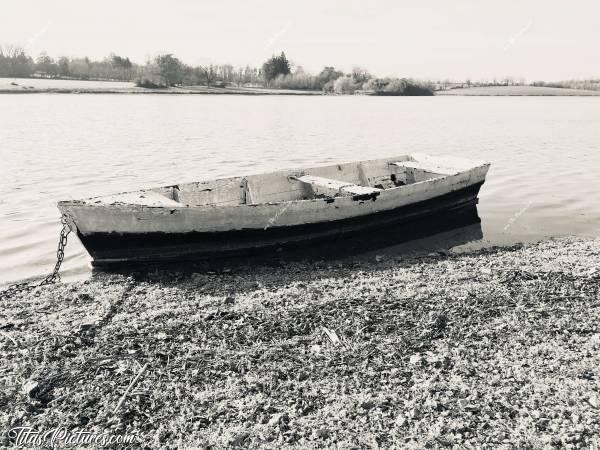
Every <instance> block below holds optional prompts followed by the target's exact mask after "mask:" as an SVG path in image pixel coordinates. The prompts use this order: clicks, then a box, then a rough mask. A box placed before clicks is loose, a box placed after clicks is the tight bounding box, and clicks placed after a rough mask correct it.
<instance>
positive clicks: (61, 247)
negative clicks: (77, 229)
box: [39, 215, 71, 286]
mask: <svg viewBox="0 0 600 450" xmlns="http://www.w3.org/2000/svg"><path fill="white" fill-rule="evenodd" d="M60 223H62V226H63V227H62V229H61V230H60V235H59V238H58V250H56V264H55V265H54V270H53V271H52V273H51V274H49V275H48V276H47V277H46V278H44V279H43V280H42V282H41V283H40V284H39V286H45V285H47V284H54V283H56V282H57V281H60V274H59V273H58V271H59V270H60V266H61V265H62V262H63V260H64V259H65V247H66V246H67V238H68V237H69V233H70V232H71V227H69V224H68V223H67V218H66V217H65V216H64V215H63V216H62V217H61V218H60Z"/></svg>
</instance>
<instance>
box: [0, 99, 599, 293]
mask: <svg viewBox="0 0 600 450" xmlns="http://www.w3.org/2000/svg"><path fill="white" fill-rule="evenodd" d="M599 124H600V98H594V97H577V98H573V97H457V96H439V97H365V96H344V97H334V96H316V97H298V96H236V95H230V96H229V95H228V96H223V95H219V96H212V95H194V96H186V95H178V96H170V95H110V94H102V95H73V94H28V95H1V96H0V143H1V146H0V152H1V153H0V156H1V157H2V163H1V166H0V167H1V178H0V183H1V187H2V192H3V196H2V197H1V198H0V232H1V233H0V283H6V282H11V281H15V280H19V279H23V278H26V277H31V276H38V275H42V274H46V273H48V272H49V271H50V269H51V268H52V267H53V264H54V261H55V253H56V244H57V237H58V232H59V230H60V225H59V214H58V210H57V209H56V206H55V203H56V201H58V200H65V199H72V198H79V197H86V196H94V195H101V194H109V193H112V192H120V191H126V190H135V189H139V188H143V187H153V186H156V185H167V184H175V183H179V182H184V181H195V180H198V179H206V178H216V177H225V176H233V175H240V174H249V173H258V172H264V171H270V170H274V169H279V168H287V167H294V166H303V165H315V164H327V163H333V162H343V161H350V160H356V159H367V158H377V157H385V156H389V155H397V154H402V153H409V152H424V153H430V154H438V155H444V154H449V155H459V156H465V157H471V158H477V159H487V160H489V161H491V163H492V166H491V169H490V171H489V173H488V177H487V181H486V183H485V185H484V186H483V188H482V190H481V193H480V204H479V215H480V217H481V219H482V225H481V226H482V230H483V239H481V240H480V241H479V242H478V243H476V245H479V246H484V245H495V244H511V243H515V242H521V241H535V240H540V239H545V238H549V237H553V236H565V235H581V236H599V235H600V206H599V201H598V197H599V193H600V176H599V175H598V172H599V170H600V126H599ZM66 255H67V257H66V260H65V263H64V265H63V267H64V273H65V274H66V275H67V276H68V277H79V276H82V275H84V274H86V273H88V270H89V269H88V268H87V262H88V259H87V255H86V253H85V250H84V249H83V247H82V246H81V244H79V242H78V241H77V239H76V238H74V237H72V238H71V240H70V242H69V245H68V247H67V252H66Z"/></svg>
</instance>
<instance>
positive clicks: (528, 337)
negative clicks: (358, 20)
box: [0, 238, 600, 449]
mask: <svg viewBox="0 0 600 450" xmlns="http://www.w3.org/2000/svg"><path fill="white" fill-rule="evenodd" d="M599 288H600V240H598V239H583V238H570V239H559V240H548V241H545V242H541V243H537V244H527V245H517V246H513V247H505V248H500V247H497V248H491V249H483V250H478V251H472V252H466V253H460V254H455V253H452V252H445V253H444V254H427V255H416V256H407V257H394V258H387V257H386V258H375V259H372V260H371V259H369V260H368V261H363V262H353V263H343V262H341V263H336V262H330V261H328V262H314V261H313V262H296V263H290V264H286V265H275V266H272V267H266V266H265V267H259V268H255V269H254V270H249V269H247V268H246V269H245V268H243V267H241V268H235V269H231V270H229V269H225V270H222V271H219V272H198V273H182V272H159V271H156V272H151V273H134V274H130V275H119V274H112V275H111V274H104V275H102V274H98V275H95V276H94V277H93V278H92V279H90V280H86V281H82V282H77V283H59V284H56V285H52V286H45V287H38V288H35V289H34V290H31V291H29V292H23V293H17V294H14V295H10V296H8V297H5V298H4V299H3V300H2V302H1V303H0V342H1V347H0V348H1V352H2V354H1V360H2V364H1V367H0V372H1V374H2V376H1V377H0V428H1V429H2V430H10V429H12V428H14V427H19V426H29V427H32V428H34V429H37V430H48V429H52V428H55V427H57V426H63V427H66V428H69V429H73V428H85V429H86V430H92V431H94V430H95V431H97V432H111V433H114V434H119V433H127V434H135V435H137V438H138V439H139V441H138V444H139V445H137V447H140V448H181V447H186V446H187V447H193V448H231V447H239V448H327V447H335V448H343V449H351V448H424V447H425V448H443V447H456V446H459V447H462V448H507V449H508V448H515V447H516V448H554V447H557V448H558V447H562V448H573V449H578V448H598V447H599V446H600V438H599V436H600V377H599V373H598V367H600V325H599V324H600V298H599V295H598V294H599ZM0 436H1V437H0V444H1V445H2V446H9V445H11V440H10V439H11V438H10V437H9V435H8V434H7V433H2V434H1V435H0Z"/></svg>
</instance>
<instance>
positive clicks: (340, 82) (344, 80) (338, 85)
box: [333, 76, 357, 94]
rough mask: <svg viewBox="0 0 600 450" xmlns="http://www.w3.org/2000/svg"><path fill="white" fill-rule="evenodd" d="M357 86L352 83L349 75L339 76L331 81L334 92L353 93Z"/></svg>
mask: <svg viewBox="0 0 600 450" xmlns="http://www.w3.org/2000/svg"><path fill="white" fill-rule="evenodd" d="M356 89H357V86H356V85H355V84H354V80H353V79H352V77H350V76H343V77H339V78H338V79H337V80H335V82H334V83H333V90H334V91H335V93H336V94H354V91H356Z"/></svg>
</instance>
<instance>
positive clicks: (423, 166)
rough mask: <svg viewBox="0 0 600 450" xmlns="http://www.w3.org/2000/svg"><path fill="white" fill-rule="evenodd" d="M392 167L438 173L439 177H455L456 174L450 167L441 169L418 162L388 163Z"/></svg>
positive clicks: (440, 167)
mask: <svg viewBox="0 0 600 450" xmlns="http://www.w3.org/2000/svg"><path fill="white" fill-rule="evenodd" d="M390 165H392V166H397V167H406V168H407V169H417V170H422V171H423V172H429V173H438V174H440V175H455V174H457V173H458V171H457V170H456V169H452V168H450V167H442V166H436V165H431V164H424V163H421V162H418V161H397V162H392V163H390Z"/></svg>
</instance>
